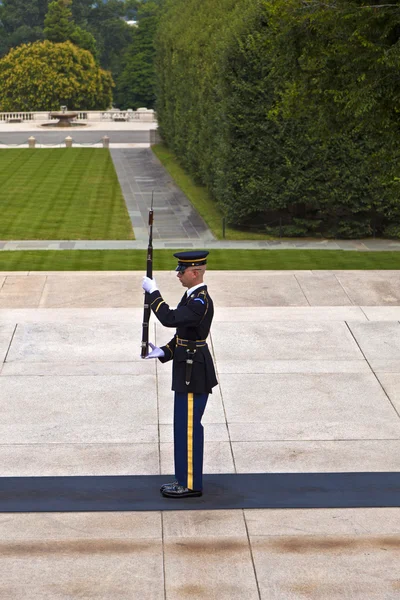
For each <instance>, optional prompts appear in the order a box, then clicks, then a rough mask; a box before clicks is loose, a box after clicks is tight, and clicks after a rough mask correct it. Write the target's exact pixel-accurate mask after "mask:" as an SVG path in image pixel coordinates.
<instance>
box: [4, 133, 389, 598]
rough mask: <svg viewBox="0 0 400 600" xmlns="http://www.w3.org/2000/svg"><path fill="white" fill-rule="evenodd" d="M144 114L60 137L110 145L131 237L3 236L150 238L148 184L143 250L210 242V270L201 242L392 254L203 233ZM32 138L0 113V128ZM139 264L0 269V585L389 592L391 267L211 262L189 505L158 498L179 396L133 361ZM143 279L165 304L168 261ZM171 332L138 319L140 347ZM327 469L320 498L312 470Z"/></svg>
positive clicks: (160, 591)
mask: <svg viewBox="0 0 400 600" xmlns="http://www.w3.org/2000/svg"><path fill="white" fill-rule="evenodd" d="M29 127H31V129H30V130H29ZM154 127H155V125H154V124H153V123H150V124H140V123H135V124H132V123H109V124H107V128H104V124H102V123H100V124H98V125H93V126H91V127H89V128H88V129H87V130H85V132H83V130H79V128H78V130H77V131H75V130H74V136H75V137H76V139H77V141H78V142H79V143H90V144H92V143H93V144H95V143H96V140H97V139H98V138H99V136H100V135H107V136H109V137H110V141H111V144H110V147H111V154H112V156H113V160H114V164H115V167H116V170H117V173H118V177H119V181H120V183H121V188H122V191H123V194H124V198H125V201H126V203H127V206H128V211H129V215H130V218H131V221H132V225H133V227H134V230H135V235H136V239H135V240H134V241H126V242H125V241H119V242H115V241H108V242H104V241H101V240H98V241H91V242H90V241H85V240H80V241H77V240H56V241H54V240H25V241H21V240H13V241H3V242H0V250H3V251H6V250H18V249H35V248H36V249H37V248H39V249H46V248H51V249H57V250H59V251H61V252H62V251H63V249H76V248H144V247H146V246H147V241H146V240H147V229H146V215H147V210H148V207H149V198H150V197H151V194H152V192H153V190H155V210H156V216H155V219H156V220H155V240H154V246H155V256H156V252H157V249H158V248H169V249H170V250H171V252H173V251H174V249H177V248H204V247H205V248H208V249H209V250H210V257H209V264H210V266H212V250H213V248H235V247H236V248H260V249H265V251H266V252H267V251H272V252H273V251H274V248H280V247H282V248H286V247H287V248H307V247H308V248H310V247H314V248H321V249H323V248H343V249H348V250H349V251H368V250H370V249H379V250H385V249H393V250H398V249H399V247H400V244H399V242H395V241H391V242H390V241H384V240H371V241H369V240H364V241H359V240H356V241H344V240H342V241H339V240H336V241H334V240H332V241H327V240H315V241H313V242H307V241H300V240H297V241H296V240H292V241H288V240H286V241H285V240H282V241H265V242H263V241H260V242H232V241H231V242H229V241H219V240H215V238H214V237H213V235H212V234H211V232H210V231H209V230H208V228H207V227H206V225H205V224H204V222H203V221H202V219H201V218H200V217H199V215H197V213H196V212H195V211H194V210H193V208H192V207H191V206H190V203H189V202H188V201H187V199H186V197H185V196H184V195H183V194H182V193H181V192H180V190H178V189H177V188H176V187H175V186H174V184H173V182H171V180H170V178H169V177H168V176H167V174H166V173H165V172H163V170H162V167H161V165H160V163H158V161H157V160H155V159H154V157H152V154H151V150H150V148H149V146H150V141H151V139H150V138H151V136H150V131H151V130H154ZM35 128H36V129H35ZM28 130H29V131H28ZM32 132H33V133H34V135H38V134H37V126H36V125H35V124H31V125H29V126H28V124H27V123H16V124H11V123H0V142H4V147H6V146H7V145H9V146H12V145H13V144H14V145H15V144H24V140H25V138H26V134H27V133H28V134H29V135H31V133H32ZM40 135H43V136H45V137H43V138H41V139H42V140H43V142H42V143H43V145H46V144H47V145H48V144H52V143H54V144H57V143H59V144H61V143H62V138H60V137H59V136H60V135H61V134H60V132H55V131H46V132H45V133H44V134H42V133H41V134H40ZM62 135H63V136H64V135H65V132H63V133H62ZM24 136H25V137H24ZM57 136H58V137H57ZM29 151H31V150H29ZM32 151H36V150H32ZM37 151H40V149H38V150H37ZM399 259H400V254H399ZM143 267H145V265H144V266H143ZM143 274H144V273H142V272H135V271H128V272H127V271H123V272H4V273H0V354H1V368H0V400H1V404H0V406H1V416H2V418H1V421H0V430H1V439H2V442H1V445H0V453H1V458H2V460H1V464H2V478H1V480H0V599H4V600H75V599H76V600H77V599H81V600H86V599H95V600H136V599H138V600H187V599H189V598H190V599H192V600H202V599H209V600H211V599H212V600H214V599H215V600H236V599H237V600H243V598H246V599H248V600H253V599H254V600H303V599H311V600H336V599H337V600H339V599H340V600H343V599H344V600H392V599H393V600H395V599H398V598H399V595H400V562H399V550H400V501H399V498H400V495H399V494H400V487H399V482H398V479H397V478H398V475H399V472H400V336H399V332H400V329H399V328H400V271H398V270H395V271H307V270H302V271H215V270H211V269H210V270H209V271H208V272H207V274H206V283H207V284H208V286H209V291H210V294H211V296H212V298H213V300H214V304H215V318H214V322H213V325H212V329H211V335H210V340H209V342H210V348H211V350H212V353H213V357H214V360H215V364H216V368H217V373H218V380H219V386H218V387H217V388H215V389H214V393H213V394H212V396H210V399H209V402H208V406H207V409H206V412H205V416H204V419H203V422H204V426H205V439H206V444H205V462H204V467H205V469H204V470H205V489H204V496H203V497H202V498H201V499H199V500H200V501H199V502H198V499H194V498H193V499H186V500H179V501H174V500H168V499H163V498H161V496H160V494H159V491H158V487H159V483H158V482H159V481H169V480H170V479H171V476H172V475H173V443H172V417H173V414H172V406H173V393H172V392H171V390H170V383H171V372H170V365H168V364H167V365H162V364H160V363H158V362H156V361H144V360H142V359H141V358H140V342H141V324H142V316H143V292H142V289H141V279H142V275H143ZM155 278H156V280H157V283H158V285H159V287H160V289H161V291H162V293H163V295H164V297H165V299H166V300H167V302H168V303H169V304H170V305H171V306H175V305H176V304H177V302H178V301H179V298H180V297H181V295H182V289H181V287H180V284H179V282H178V281H177V279H176V273H175V272H166V271H163V272H161V271H159V272H157V271H156V272H155ZM172 334H173V332H171V330H167V329H165V328H163V327H161V326H160V325H159V324H157V322H156V320H155V318H154V316H153V317H152V318H151V336H150V338H151V341H153V342H154V343H156V344H162V343H165V342H166V341H168V339H170V337H172ZM161 476H163V477H161ZM164 476H165V478H164ZM275 477H280V481H283V482H284V484H285V482H286V483H287V490H286V491H285V490H283V491H282V488H279V489H278V487H277V485H275V483H274V482H276V481H277V479H275ZM361 477H365V480H366V481H367V483H366V485H365V486H364V487H362V486H361V487H360V486H359V484H358V483H357V482H358V481H359V479H360V478H361ZM257 478H261V479H262V480H263V481H267V482H270V487H268V486H266V487H264V488H263V492H262V493H259V492H257V493H256V494H255V493H254V489H253V488H252V486H251V485H249V487H247V485H244V484H243V482H244V481H247V482H249V483H250V484H252V482H253V481H256V480H258V479H257ZM294 480H295V481H297V482H298V485H297V488H294V487H293V484H292V483H290V482H293V481H294ZM338 480H340V481H342V482H343V481H347V484H346V485H347V488H346V489H345V487H340V486H341V485H342V483H340V484H338V486H337V489H336V490H335V494H333V493H332V495H330V494H329V493H327V489H328V488H324V485H325V484H323V483H321V482H322V481H327V482H329V481H331V482H332V481H333V482H335V481H338ZM102 481H103V482H106V483H107V485H109V486H111V487H109V488H107V489H106V487H105V485H106V483H104V485H103V484H102V483H101V482H102ZM37 482H40V485H41V486H42V487H40V486H39V483H37ZM54 482H56V483H54ZM81 482H82V483H81ZM99 482H100V483H99ZM110 482H111V483H110ZM123 482H127V484H126V485H128V484H129V486H130V489H131V491H132V497H130V496H129V494H128V493H127V491H126V490H127V489H128V488H127V487H126V486H125V487H124V483H123ZM146 482H147V483H146ZM235 482H236V483H235ZM313 482H314V483H313ZM228 483H229V485H228ZM353 483H354V490H353V491H354V493H352V489H351V487H352V484H353ZM53 484H54V485H61V488H60V489H62V492H60V495H59V496H57V493H56V492H55V491H54V489H57V488H54V485H53ZM215 485H219V497H217V495H216V494H215ZM334 485H336V484H334ZM334 485H333V487H334ZM46 486H47V487H46ZM52 486H53V487H52ZM74 486H76V487H77V488H78V493H77V492H76V490H75V489H74ZM83 486H86V488H85V489H84V487H83ZM140 486H141V487H140ZM213 486H214V487H213ZM224 486H225V487H224ZM229 486H231V487H229ZM357 486H358V487H357ZM356 488H357V489H356ZM332 489H333V488H332ZM27 490H28V491H27ZM29 490H31V491H32V490H33V491H32V492H31V494H30V496H29V493H30V492H29ZM85 490H86V491H85ZM137 490H139V492H138V491H137ZM141 490H145V492H143V497H142V498H141V497H140V494H141V493H142V492H141ZM231 490H234V491H233V492H231ZM79 494H80V495H79ZM231 495H232V497H231ZM77 496H79V498H78V499H77ZM250 500H251V501H254V502H253V504H251V502H250ZM79 502H80V504H79ZM107 502H109V506H110V507H111V508H107V509H105V508H104V506H106V505H107ZM174 502H175V504H174ZM176 502H179V506H178V505H177V504H176ZM224 503H225V504H227V505H229V506H230V508H222V509H221V506H223V505H224ZM250 505H251V506H253V508H249V506H250ZM60 506H61V508H60ZM254 506H257V508H254ZM284 506H285V508H283V507H284ZM40 507H41V508H40Z"/></svg>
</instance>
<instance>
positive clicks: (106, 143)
mask: <svg viewBox="0 0 400 600" xmlns="http://www.w3.org/2000/svg"><path fill="white" fill-rule="evenodd" d="M101 140H102V142H103V148H109V147H110V138H109V137H108V135H105V136H104V137H102V138H101Z"/></svg>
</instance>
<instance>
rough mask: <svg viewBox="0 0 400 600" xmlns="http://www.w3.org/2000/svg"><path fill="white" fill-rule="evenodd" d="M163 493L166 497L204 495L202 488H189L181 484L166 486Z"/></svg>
mask: <svg viewBox="0 0 400 600" xmlns="http://www.w3.org/2000/svg"><path fill="white" fill-rule="evenodd" d="M161 493H162V495H163V496H164V498H195V497H198V496H202V495H203V492H202V491H201V490H189V489H188V488H185V487H183V486H182V485H179V484H178V485H170V486H168V487H165V488H164V489H163V490H161Z"/></svg>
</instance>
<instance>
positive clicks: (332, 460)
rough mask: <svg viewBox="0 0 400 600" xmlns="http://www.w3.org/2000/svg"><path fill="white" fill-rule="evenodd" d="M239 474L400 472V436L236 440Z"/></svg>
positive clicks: (236, 458)
mask: <svg viewBox="0 0 400 600" xmlns="http://www.w3.org/2000/svg"><path fill="white" fill-rule="evenodd" d="M232 450H233V454H234V458H235V465H236V469H237V472H238V473H266V472H267V473H315V472H317V473H328V472H332V471H335V472H341V473H344V472H350V473H352V472H354V471H400V439H397V440H385V443H384V444H382V442H381V441H380V440H356V441H353V440H346V441H344V440H335V441H311V440H304V441H296V442H289V441H285V442H279V441H276V442H233V443H232Z"/></svg>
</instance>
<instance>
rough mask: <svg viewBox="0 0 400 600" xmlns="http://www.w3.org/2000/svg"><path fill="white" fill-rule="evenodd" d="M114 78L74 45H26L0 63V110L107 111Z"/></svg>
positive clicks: (19, 47) (47, 43) (38, 43)
mask: <svg viewBox="0 0 400 600" xmlns="http://www.w3.org/2000/svg"><path fill="white" fill-rule="evenodd" d="M112 86H113V81H112V78H111V74H110V73H109V72H107V71H103V69H100V68H99V67H98V65H97V64H96V62H95V60H94V58H93V56H92V54H91V53H90V52H88V51H87V50H82V49H81V48H78V47H77V46H75V45H74V44H72V43H71V42H64V43H62V44H55V43H53V42H50V41H48V40H45V41H43V42H35V43H33V44H23V45H22V46H18V47H17V48H14V49H13V50H10V52H9V53H8V54H7V55H6V56H4V57H3V58H2V59H0V110H3V111H11V110H21V111H33V110H55V109H59V108H60V105H62V104H64V105H67V106H69V107H70V108H73V109H75V110H96V109H99V110H104V109H107V108H108V107H109V106H110V104H111V98H112Z"/></svg>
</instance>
